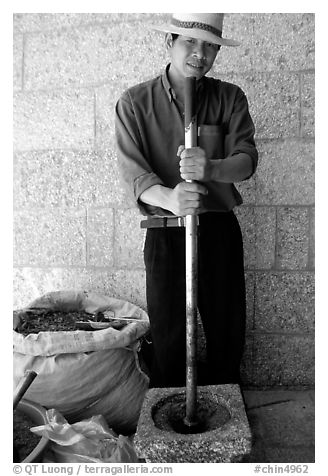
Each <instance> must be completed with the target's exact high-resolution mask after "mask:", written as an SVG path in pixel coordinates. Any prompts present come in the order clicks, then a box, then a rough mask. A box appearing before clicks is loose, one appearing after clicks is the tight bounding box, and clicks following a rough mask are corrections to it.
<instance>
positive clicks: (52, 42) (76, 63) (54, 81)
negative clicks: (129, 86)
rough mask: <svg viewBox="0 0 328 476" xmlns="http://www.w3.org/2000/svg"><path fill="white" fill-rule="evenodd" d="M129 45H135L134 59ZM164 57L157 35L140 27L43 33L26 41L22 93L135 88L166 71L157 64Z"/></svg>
mask: <svg viewBox="0 0 328 476" xmlns="http://www.w3.org/2000/svg"><path fill="white" fill-rule="evenodd" d="M131 45H134V48H133V55H131ZM161 50H162V51H161ZM164 57H165V47H164V44H163V42H162V48H161V49H160V48H159V45H157V42H156V38H155V33H154V32H153V31H151V30H149V29H148V30H147V29H145V25H144V24H143V23H142V22H140V23H139V22H131V21H129V22H118V23H111V24H109V25H108V24H106V23H102V24H101V25H98V24H93V25H90V26H83V27H79V28H69V29H64V30H55V31H47V32H43V33H39V34H34V35H29V36H28V37H27V39H26V45H25V72H24V87H25V89H27V90H35V89H42V88H56V87H65V86H66V87H68V86H69V87H72V86H73V87H74V86H75V87H76V86H82V85H83V86H85V85H96V84H102V83H104V82H109V81H113V80H117V79H118V78H120V80H124V79H127V78H129V79H130V81H131V83H138V82H141V81H143V80H145V78H146V77H150V76H155V75H156V74H158V71H159V70H160V69H161V68H163V67H164V66H165V64H164V61H160V59H162V60H164ZM127 63H129V65H130V67H129V68H126V64H127ZM131 67H132V71H131ZM131 73H132V74H131Z"/></svg>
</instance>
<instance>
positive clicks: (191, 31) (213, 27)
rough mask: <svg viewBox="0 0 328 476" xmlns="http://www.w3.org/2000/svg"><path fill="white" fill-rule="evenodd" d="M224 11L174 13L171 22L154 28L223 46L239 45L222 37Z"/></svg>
mask: <svg viewBox="0 0 328 476" xmlns="http://www.w3.org/2000/svg"><path fill="white" fill-rule="evenodd" d="M223 15H224V14H223V13H173V14H172V17H171V19H170V23H169V24H166V25H158V26H154V27H153V28H154V30H157V31H162V32H165V33H176V34H178V35H183V36H189V37H191V38H197V39H198V40H203V41H208V42H210V43H215V44H217V45H223V46H239V45H240V43H239V42H238V41H235V40H232V39H229V38H222V26H223Z"/></svg>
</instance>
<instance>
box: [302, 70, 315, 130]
mask: <svg viewBox="0 0 328 476" xmlns="http://www.w3.org/2000/svg"><path fill="white" fill-rule="evenodd" d="M301 87H302V89H301V118H302V119H301V131H302V135H303V136H304V137H314V132H315V107H314V106H315V76H314V72H313V73H308V74H303V75H302V77H301Z"/></svg>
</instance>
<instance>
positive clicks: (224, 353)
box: [144, 212, 246, 387]
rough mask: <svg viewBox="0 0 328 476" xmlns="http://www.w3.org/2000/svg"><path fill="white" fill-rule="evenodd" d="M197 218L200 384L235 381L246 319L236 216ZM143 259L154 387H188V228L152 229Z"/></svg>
mask: <svg viewBox="0 0 328 476" xmlns="http://www.w3.org/2000/svg"><path fill="white" fill-rule="evenodd" d="M199 219H200V223H199V227H198V310H199V313H200V315H201V319H202V323H203V328H204V333H205V336H206V349H207V366H206V373H205V377H204V376H203V378H205V381H203V382H202V383H201V384H204V385H210V384H224V383H236V382H239V367H240V361H241V357H242V352H243V345H244V336H245V319H246V310H245V307H246V306H245V278H244V264H243V244H242V236H241V231H240V227H239V224H238V221H237V218H236V216H235V215H234V213H233V212H227V213H224V212H222V213H216V212H215V213H214V212H210V213H204V214H202V215H200V216H199ZM144 259H145V265H146V290H147V304H148V314H149V318H150V332H151V338H152V342H153V359H152V365H151V375H150V386H151V387H174V386H178V387H180V386H185V385H186V303H185V229H184V228H183V227H182V228H151V229H148V230H147V235H146V241H145V247H144ZM198 384H200V383H199V382H198Z"/></svg>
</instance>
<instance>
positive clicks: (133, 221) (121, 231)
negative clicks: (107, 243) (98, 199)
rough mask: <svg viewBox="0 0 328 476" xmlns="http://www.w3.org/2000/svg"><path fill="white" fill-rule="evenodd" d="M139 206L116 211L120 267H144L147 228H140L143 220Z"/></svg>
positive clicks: (117, 263) (115, 244)
mask: <svg viewBox="0 0 328 476" xmlns="http://www.w3.org/2000/svg"><path fill="white" fill-rule="evenodd" d="M142 218H143V217H142V216H141V215H140V213H139V211H138V210H137V208H127V209H121V210H116V212H115V230H116V233H115V241H114V249H115V264H116V266H117V267H118V268H131V267H133V268H136V267H137V268H143V267H144V261H143V245H144V239H145V230H143V229H141V228H140V221H141V220H142Z"/></svg>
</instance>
